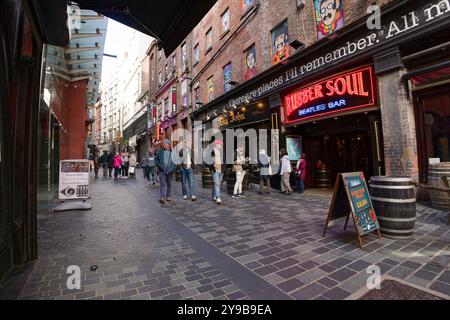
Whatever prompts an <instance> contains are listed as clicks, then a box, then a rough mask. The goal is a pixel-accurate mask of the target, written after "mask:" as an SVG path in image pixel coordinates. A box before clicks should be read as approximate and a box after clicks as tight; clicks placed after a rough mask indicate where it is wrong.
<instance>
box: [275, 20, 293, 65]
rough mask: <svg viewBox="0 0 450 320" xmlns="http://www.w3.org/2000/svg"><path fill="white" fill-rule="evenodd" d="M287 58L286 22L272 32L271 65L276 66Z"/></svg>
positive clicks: (287, 37) (287, 33)
mask: <svg viewBox="0 0 450 320" xmlns="http://www.w3.org/2000/svg"><path fill="white" fill-rule="evenodd" d="M288 57H289V32H288V22H287V20H286V21H285V22H283V23H282V24H280V25H279V26H278V27H276V28H275V29H274V30H272V63H273V64H274V65H275V64H278V63H280V62H281V61H283V60H284V59H286V58H288Z"/></svg>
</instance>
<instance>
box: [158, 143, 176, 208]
mask: <svg viewBox="0 0 450 320" xmlns="http://www.w3.org/2000/svg"><path fill="white" fill-rule="evenodd" d="M172 159H173V157H172V149H171V142H170V140H164V142H163V144H162V145H161V150H159V151H158V153H157V154H156V158H155V162H156V166H157V167H158V168H159V181H160V184H161V185H160V196H161V197H160V200H159V202H160V203H161V204H165V203H166V202H170V201H171V199H170V196H171V194H172V181H173V174H174V172H175V169H176V167H175V164H174V163H173V160H172Z"/></svg>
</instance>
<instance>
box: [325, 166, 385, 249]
mask: <svg viewBox="0 0 450 320" xmlns="http://www.w3.org/2000/svg"><path fill="white" fill-rule="evenodd" d="M350 215H351V216H352V218H353V222H354V224H355V230H356V235H357V238H358V241H359V246H360V247H361V248H362V240H361V237H362V236H364V235H367V234H369V233H372V232H375V231H376V232H377V233H378V237H380V238H381V233H380V225H379V223H378V219H377V216H376V213H375V210H374V208H373V205H372V200H371V199H370V194H369V190H368V188H367V183H366V179H365V177H364V173H362V172H354V173H341V174H339V175H338V177H337V179H336V184H335V188H334V194H333V200H332V202H331V206H330V211H329V213H328V219H327V223H326V225H325V230H324V233H323V236H324V237H325V235H326V232H327V229H328V226H329V224H330V222H332V221H335V220H338V219H341V218H344V217H347V221H346V223H345V229H347V225H348V220H349V218H350Z"/></svg>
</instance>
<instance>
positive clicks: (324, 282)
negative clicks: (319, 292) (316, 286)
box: [317, 277, 339, 288]
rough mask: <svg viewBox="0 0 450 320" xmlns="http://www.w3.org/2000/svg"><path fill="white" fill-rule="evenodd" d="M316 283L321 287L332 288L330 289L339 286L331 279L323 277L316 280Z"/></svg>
mask: <svg viewBox="0 0 450 320" xmlns="http://www.w3.org/2000/svg"><path fill="white" fill-rule="evenodd" d="M317 282H318V283H320V284H321V285H323V286H325V287H327V288H332V287H334V286H337V285H338V284H339V282H337V281H335V280H333V279H330V278H328V277H324V278H322V279H320V280H318V281H317Z"/></svg>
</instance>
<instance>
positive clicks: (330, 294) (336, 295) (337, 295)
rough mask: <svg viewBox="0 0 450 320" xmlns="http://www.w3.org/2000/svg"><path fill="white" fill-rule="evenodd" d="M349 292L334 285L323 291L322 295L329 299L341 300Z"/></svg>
mask: <svg viewBox="0 0 450 320" xmlns="http://www.w3.org/2000/svg"><path fill="white" fill-rule="evenodd" d="M350 294H351V293H350V292H348V291H347V290H344V289H342V288H339V287H336V288H333V289H331V290H328V291H326V292H324V293H323V294H322V295H323V296H325V297H327V298H328V299H330V300H343V299H345V298H347V297H348V296H349V295H350Z"/></svg>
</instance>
